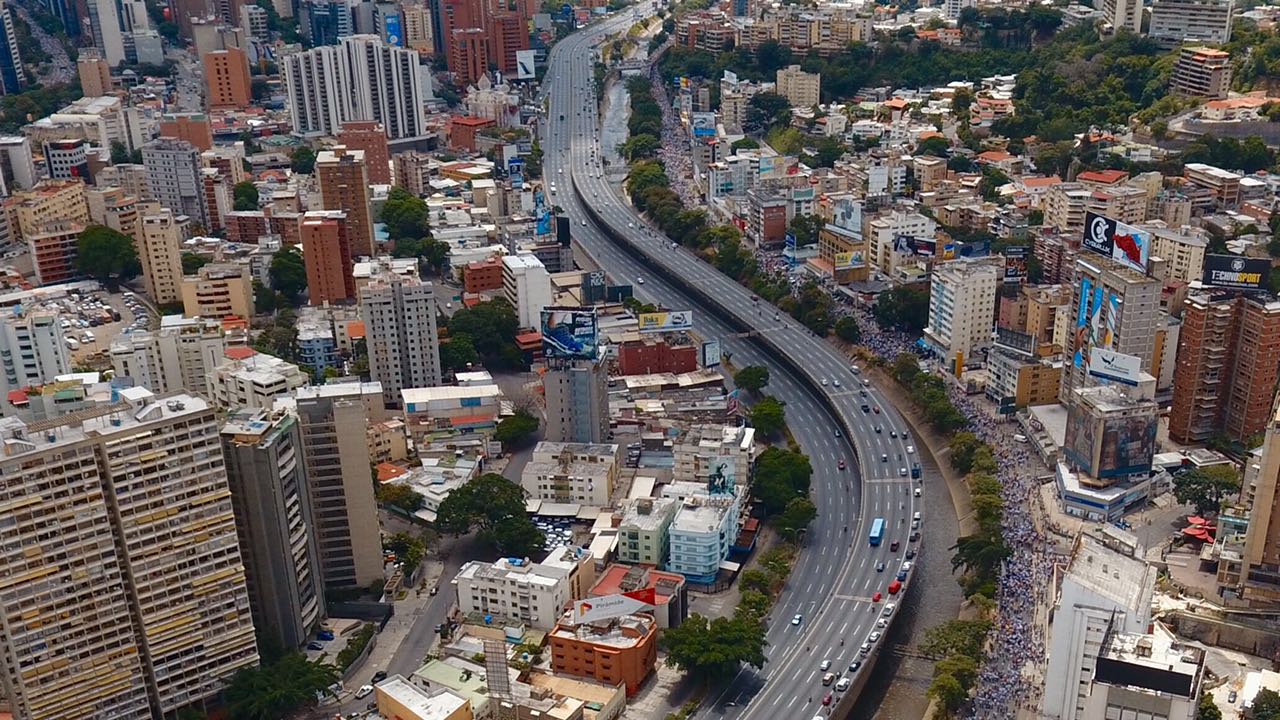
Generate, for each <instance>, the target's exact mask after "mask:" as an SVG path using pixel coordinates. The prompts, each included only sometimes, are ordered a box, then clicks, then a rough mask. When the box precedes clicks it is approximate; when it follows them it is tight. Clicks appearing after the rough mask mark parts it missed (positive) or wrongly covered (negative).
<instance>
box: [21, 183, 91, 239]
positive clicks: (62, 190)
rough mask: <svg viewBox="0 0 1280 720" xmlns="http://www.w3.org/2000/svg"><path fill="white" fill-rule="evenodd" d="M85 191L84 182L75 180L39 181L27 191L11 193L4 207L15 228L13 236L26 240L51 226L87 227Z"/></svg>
mask: <svg viewBox="0 0 1280 720" xmlns="http://www.w3.org/2000/svg"><path fill="white" fill-rule="evenodd" d="M84 190H85V184H84V181H83V180H81V179H78V178H77V179H71V180H41V181H40V182H39V184H37V185H36V186H35V187H33V188H32V189H30V190H24V191H22V192H15V193H13V195H12V196H11V197H10V198H9V199H7V200H6V201H5V203H4V204H5V208H6V209H7V210H8V211H9V216H10V218H11V220H12V221H13V223H12V224H13V225H14V226H15V227H14V228H13V230H15V231H16V232H15V237H20V238H26V237H27V236H28V235H31V234H33V233H35V232H37V231H39V230H41V229H42V228H43V227H44V226H45V225H48V224H51V223H58V222H65V223H72V224H77V225H86V224H88V222H89V205H88V203H87V202H86V200H85V194H84Z"/></svg>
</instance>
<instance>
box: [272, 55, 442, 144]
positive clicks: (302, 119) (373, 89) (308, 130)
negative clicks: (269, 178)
mask: <svg viewBox="0 0 1280 720" xmlns="http://www.w3.org/2000/svg"><path fill="white" fill-rule="evenodd" d="M281 63H282V65H283V66H284V77H285V86H286V93H287V95H288V101H287V102H288V104H289V116H290V120H291V122H292V125H293V129H294V132H297V133H301V134H303V135H307V136H321V135H336V134H337V133H338V130H339V128H341V127H342V123H344V122H348V121H352V120H372V121H376V122H380V123H382V126H383V127H384V128H385V129H386V132H387V138H389V139H390V140H392V141H395V140H400V139H404V138H412V137H418V136H421V135H425V134H426V132H427V130H426V127H427V115H426V109H425V107H424V104H425V103H426V102H427V101H428V100H430V99H431V98H432V97H433V96H432V90H431V77H430V74H429V73H428V69H427V68H426V67H425V66H423V65H422V59H421V57H420V56H419V55H418V53H417V52H415V51H413V50H409V49H407V48H400V47H393V46H391V45H388V44H387V43H386V42H385V41H383V40H382V39H381V38H379V37H377V36H375V35H352V36H351V37H346V38H343V39H342V41H341V42H340V44H338V45H331V46H323V47H315V48H312V49H311V50H307V51H305V52H300V53H295V54H293V55H289V56H287V57H285V58H282V60H281Z"/></svg>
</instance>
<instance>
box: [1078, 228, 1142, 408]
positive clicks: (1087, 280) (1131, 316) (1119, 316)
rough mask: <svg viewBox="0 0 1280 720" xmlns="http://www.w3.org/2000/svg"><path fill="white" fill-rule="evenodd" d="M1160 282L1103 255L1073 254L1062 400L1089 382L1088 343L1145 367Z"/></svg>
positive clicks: (1090, 382)
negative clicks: (1070, 319) (1119, 354)
mask: <svg viewBox="0 0 1280 720" xmlns="http://www.w3.org/2000/svg"><path fill="white" fill-rule="evenodd" d="M1160 287H1161V283H1160V281H1159V280H1157V279H1156V278H1153V277H1150V276H1148V275H1143V274H1142V273H1140V272H1137V271H1136V270H1134V269H1132V268H1130V267H1128V266H1127V265H1122V264H1121V263H1119V262H1116V261H1115V260H1112V259H1111V258H1109V257H1104V256H1102V255H1096V254H1094V253H1091V252H1083V253H1081V254H1080V256H1079V257H1078V258H1077V259H1076V281H1075V283H1074V285H1073V286H1072V298H1071V305H1070V306H1069V307H1070V308H1071V309H1072V316H1073V317H1072V320H1073V322H1072V325H1071V331H1070V332H1069V333H1068V335H1067V344H1066V347H1065V348H1064V350H1065V352H1066V355H1065V360H1064V364H1065V366H1066V367H1065V368H1064V369H1063V372H1062V400H1063V402H1064V403H1068V404H1069V403H1070V402H1071V397H1072V394H1071V391H1072V389H1074V388H1077V387H1087V386H1090V385H1093V384H1095V381H1094V380H1091V379H1090V377H1089V362H1090V360H1091V358H1090V354H1091V351H1092V349H1093V348H1095V347H1096V348H1101V349H1104V350H1112V351H1115V352H1118V353H1123V354H1125V355H1133V356H1135V357H1137V358H1138V360H1139V361H1140V363H1141V370H1142V371H1143V372H1147V373H1150V372H1151V369H1152V362H1153V360H1154V357H1155V346H1156V327H1157V324H1158V322H1159V315H1160Z"/></svg>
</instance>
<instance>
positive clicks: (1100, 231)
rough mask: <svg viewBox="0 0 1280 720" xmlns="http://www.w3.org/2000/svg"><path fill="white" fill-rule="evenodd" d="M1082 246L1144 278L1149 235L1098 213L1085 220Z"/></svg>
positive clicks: (1148, 257) (1149, 245)
mask: <svg viewBox="0 0 1280 720" xmlns="http://www.w3.org/2000/svg"><path fill="white" fill-rule="evenodd" d="M1081 244H1082V245H1084V246H1085V247H1087V248H1089V249H1090V250H1092V251H1094V252H1096V253H1098V254H1100V255H1106V256H1107V257H1109V258H1111V259H1112V260H1115V261H1116V262H1118V263H1121V264H1123V265H1128V266H1129V267H1131V268H1133V269H1134V270H1137V271H1138V272H1140V273H1143V274H1146V272H1147V263H1148V262H1149V261H1150V260H1151V233H1149V232H1147V231H1145V230H1140V229H1138V228H1136V227H1134V226H1132V225H1129V224H1128V223H1122V222H1119V221H1117V220H1112V219H1111V218H1109V217H1105V216H1103V215H1099V214H1097V213H1089V214H1088V215H1086V216H1085V221H1084V238H1083V240H1081Z"/></svg>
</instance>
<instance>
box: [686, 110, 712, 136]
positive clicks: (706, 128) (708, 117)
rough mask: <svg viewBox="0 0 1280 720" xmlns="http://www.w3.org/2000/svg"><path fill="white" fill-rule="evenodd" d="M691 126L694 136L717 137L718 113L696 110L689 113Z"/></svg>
mask: <svg viewBox="0 0 1280 720" xmlns="http://www.w3.org/2000/svg"><path fill="white" fill-rule="evenodd" d="M689 127H690V128H692V129H693V136H694V137H696V138H700V137H715V136H716V114H715V113H713V112H696V113H691V114H690V115H689Z"/></svg>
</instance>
